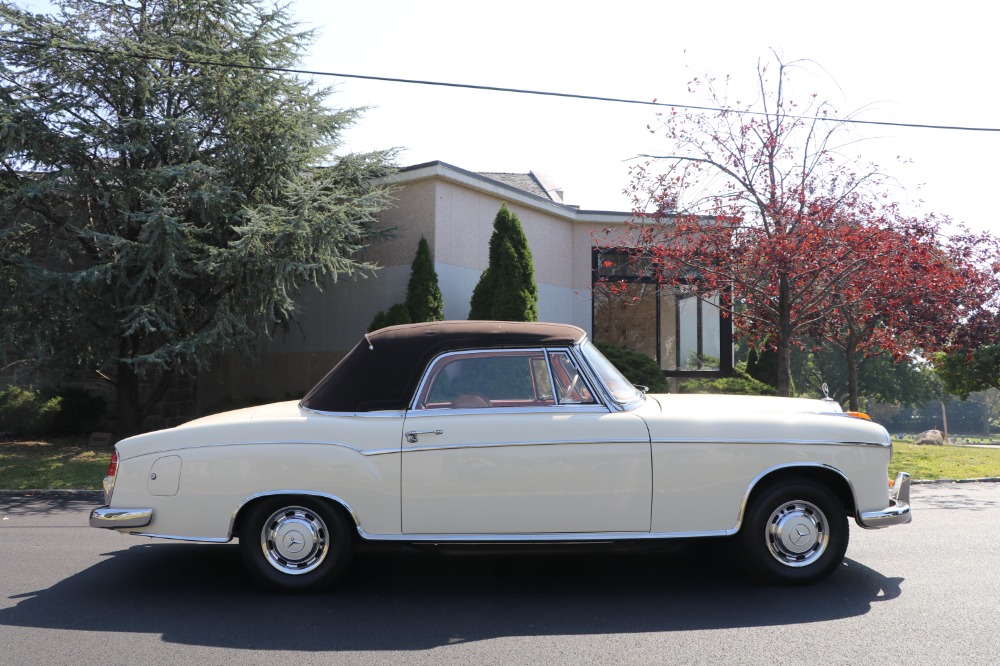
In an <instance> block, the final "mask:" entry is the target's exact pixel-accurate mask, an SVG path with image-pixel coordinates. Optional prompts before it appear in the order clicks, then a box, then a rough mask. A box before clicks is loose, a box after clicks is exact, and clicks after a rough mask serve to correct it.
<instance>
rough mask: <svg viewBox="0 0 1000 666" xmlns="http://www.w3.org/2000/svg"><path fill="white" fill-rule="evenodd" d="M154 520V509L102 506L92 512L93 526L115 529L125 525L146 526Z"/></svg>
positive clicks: (91, 523)
mask: <svg viewBox="0 0 1000 666" xmlns="http://www.w3.org/2000/svg"><path fill="white" fill-rule="evenodd" d="M152 520H153V510H152V509H112V508H111V507H108V506H102V507H100V508H98V509H94V510H93V511H91V512H90V526H91V527H106V528H108V529H113V530H114V529H120V528H123V527H145V526H146V525H149V523H150V522H151V521H152Z"/></svg>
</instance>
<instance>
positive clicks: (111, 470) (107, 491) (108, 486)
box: [103, 449, 118, 505]
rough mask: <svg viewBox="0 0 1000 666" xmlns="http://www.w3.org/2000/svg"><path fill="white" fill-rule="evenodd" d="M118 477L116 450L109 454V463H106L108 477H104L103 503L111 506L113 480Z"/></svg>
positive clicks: (113, 487) (113, 488)
mask: <svg viewBox="0 0 1000 666" xmlns="http://www.w3.org/2000/svg"><path fill="white" fill-rule="evenodd" d="M117 477H118V449H115V450H114V453H112V454H111V462H110V463H108V475H107V476H105V477H104V483H103V486H104V503H105V504H107V505H110V504H111V493H113V492H114V490H115V479H116V478H117Z"/></svg>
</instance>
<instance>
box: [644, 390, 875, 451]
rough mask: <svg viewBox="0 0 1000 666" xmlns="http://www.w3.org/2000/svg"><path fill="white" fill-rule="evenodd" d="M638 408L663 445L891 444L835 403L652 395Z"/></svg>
mask: <svg viewBox="0 0 1000 666" xmlns="http://www.w3.org/2000/svg"><path fill="white" fill-rule="evenodd" d="M647 398H649V399H648V400H647V401H646V404H645V406H644V407H643V408H642V409H641V410H639V412H638V413H639V414H640V416H642V417H643V418H644V419H645V420H646V422H647V425H648V426H649V432H650V436H651V437H652V439H653V440H654V441H659V442H736V441H739V442H760V443H768V442H772V443H817V444H823V443H829V444H873V445H879V446H889V444H890V441H891V440H890V438H889V433H888V432H886V429H885V428H883V427H882V426H880V425H878V424H877V423H873V422H871V421H868V420H865V419H860V418H855V417H853V416H850V415H848V414H847V413H845V412H844V411H843V410H842V409H841V408H840V405H839V404H837V403H836V402H835V401H833V400H811V399H806V398H772V397H764V396H741V395H705V394H683V395H673V394H669V395H667V394H664V395H650V396H647Z"/></svg>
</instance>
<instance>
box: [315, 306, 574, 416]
mask: <svg viewBox="0 0 1000 666" xmlns="http://www.w3.org/2000/svg"><path fill="white" fill-rule="evenodd" d="M585 336H586V334H585V333H584V332H583V330H582V329H579V328H577V327H576V326H570V325H568V324H539V323H525V322H513V321H437V322H427V323H424V324H406V325H404V326H390V327H388V328H383V329H380V330H378V331H375V332H373V333H369V334H368V335H367V336H365V337H364V338H362V339H361V341H360V342H358V344H357V345H356V346H355V347H354V349H352V350H351V351H350V352H348V353H347V356H345V357H344V358H343V359H341V361H340V363H338V364H337V365H336V366H335V367H334V368H333V370H331V371H330V372H329V374H327V376H326V377H324V378H323V379H322V380H320V382H319V383H318V384H316V386H315V387H313V389H312V390H311V391H309V393H308V394H307V395H306V397H305V398H303V399H302V406H303V407H306V408H307V409H313V410H316V411H321V412H370V411H375V410H382V409H387V410H394V409H400V410H402V409H406V408H407V407H408V406H409V403H410V398H411V397H412V396H413V392H414V391H416V390H417V382H419V381H420V378H421V376H423V372H424V369H425V368H426V367H427V364H428V363H429V362H430V361H431V359H433V358H434V357H436V356H438V355H439V354H441V353H443V352H448V351H457V350H463V349H492V348H500V347H543V346H544V347H570V346H572V345H574V344H576V343H577V342H580V341H581V340H583V338H584V337H585Z"/></svg>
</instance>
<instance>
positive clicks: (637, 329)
mask: <svg viewBox="0 0 1000 666" xmlns="http://www.w3.org/2000/svg"><path fill="white" fill-rule="evenodd" d="M657 290H658V287H657V285H655V284H639V283H634V284H621V283H606V282H598V283H597V284H595V285H594V291H593V298H594V340H596V341H598V342H606V343H608V344H611V345H617V346H619V347H626V348H628V349H632V350H634V351H637V352H640V353H642V354H646V355H647V356H649V357H650V358H652V359H655V358H656V337H657V336H656V294H657Z"/></svg>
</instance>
